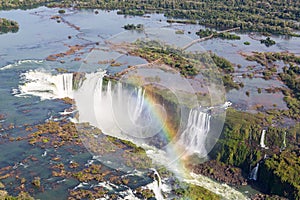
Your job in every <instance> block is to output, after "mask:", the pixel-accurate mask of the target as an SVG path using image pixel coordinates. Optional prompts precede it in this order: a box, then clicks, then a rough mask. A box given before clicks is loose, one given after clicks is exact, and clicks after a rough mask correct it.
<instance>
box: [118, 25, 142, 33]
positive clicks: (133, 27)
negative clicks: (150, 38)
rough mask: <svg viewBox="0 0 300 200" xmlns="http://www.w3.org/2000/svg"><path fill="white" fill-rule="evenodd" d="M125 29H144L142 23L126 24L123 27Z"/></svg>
mask: <svg viewBox="0 0 300 200" xmlns="http://www.w3.org/2000/svg"><path fill="white" fill-rule="evenodd" d="M123 28H124V29H125V30H137V31H141V30H144V25H143V24H137V25H134V24H126V25H124V27H123Z"/></svg>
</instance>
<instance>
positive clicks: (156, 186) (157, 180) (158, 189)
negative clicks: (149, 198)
mask: <svg viewBox="0 0 300 200" xmlns="http://www.w3.org/2000/svg"><path fill="white" fill-rule="evenodd" d="M151 170H153V172H154V181H153V182H152V183H150V184H148V185H147V188H148V189H150V190H152V191H153V193H154V194H155V198H156V199H157V200H163V199H164V197H163V195H162V182H161V177H160V175H159V173H158V172H157V171H156V169H154V168H151Z"/></svg>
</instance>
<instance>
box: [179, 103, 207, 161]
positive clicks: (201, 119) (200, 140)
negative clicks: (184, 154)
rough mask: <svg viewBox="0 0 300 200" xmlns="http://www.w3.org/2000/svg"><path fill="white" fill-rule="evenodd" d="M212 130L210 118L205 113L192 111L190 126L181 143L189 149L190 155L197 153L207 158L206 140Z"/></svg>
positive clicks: (189, 120) (183, 134) (188, 125)
mask: <svg viewBox="0 0 300 200" xmlns="http://www.w3.org/2000/svg"><path fill="white" fill-rule="evenodd" d="M209 130H210V116H209V115H208V114H206V113H204V112H201V111H198V110H195V109H192V110H190V114H189V118H188V124H187V127H186V129H185V130H184V132H183V133H182V135H181V136H180V140H179V142H180V143H182V145H183V146H185V147H187V151H188V153H191V154H193V153H197V154H198V155H199V156H200V157H205V156H207V151H206V148H205V140H206V137H207V134H208V132H209Z"/></svg>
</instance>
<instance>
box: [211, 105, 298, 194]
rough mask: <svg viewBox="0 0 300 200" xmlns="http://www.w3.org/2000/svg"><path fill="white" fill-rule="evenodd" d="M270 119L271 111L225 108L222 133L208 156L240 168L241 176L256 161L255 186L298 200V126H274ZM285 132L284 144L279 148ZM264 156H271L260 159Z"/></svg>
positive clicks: (246, 173)
mask: <svg viewBox="0 0 300 200" xmlns="http://www.w3.org/2000/svg"><path fill="white" fill-rule="evenodd" d="M270 118H272V115H271V114H262V113H258V114H250V113H245V112H240V111H236V110H234V109H228V112H227V116H226V121H225V125H224V129H223V132H222V135H221V137H220V139H219V141H218V142H217V145H216V146H215V147H214V150H213V151H212V152H211V154H210V155H211V157H212V158H214V159H216V160H217V161H219V162H222V163H225V164H227V165H233V166H236V167H240V168H242V169H243V172H244V173H245V177H247V176H248V174H249V173H250V171H251V169H253V167H254V166H255V165H256V163H258V162H260V163H261V166H262V167H261V169H259V177H258V182H257V183H256V184H257V185H258V186H259V188H261V189H262V190H263V191H264V192H267V193H270V194H278V195H281V196H285V197H289V198H292V199H299V198H300V187H299V178H298V177H299V173H300V169H299V165H298V164H297V163H299V146H298V145H299V137H300V132H299V131H300V126H299V124H298V125H296V126H295V127H293V128H290V129H286V128H280V127H274V126H272V125H271V124H272V120H270ZM267 127H268V128H267ZM263 129H265V130H267V132H266V140H265V144H266V146H267V147H268V148H267V149H265V148H261V147H260V146H259V144H260V138H261V132H262V130H263ZM285 132H286V134H287V136H286V143H287V147H286V148H283V143H284V142H283V141H284V140H285V139H284V137H285V136H284V133H285ZM283 149H285V150H284V151H282V150H283ZM291 152H292V153H291ZM265 155H272V157H271V158H264V156H265Z"/></svg>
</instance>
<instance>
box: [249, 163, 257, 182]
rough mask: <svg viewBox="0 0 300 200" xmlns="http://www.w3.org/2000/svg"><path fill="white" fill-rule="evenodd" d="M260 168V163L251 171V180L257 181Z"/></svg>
mask: <svg viewBox="0 0 300 200" xmlns="http://www.w3.org/2000/svg"><path fill="white" fill-rule="evenodd" d="M258 168H259V163H257V164H256V166H255V167H254V168H253V169H252V170H251V172H250V175H249V178H250V180H254V181H256V180H257V172H258Z"/></svg>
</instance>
